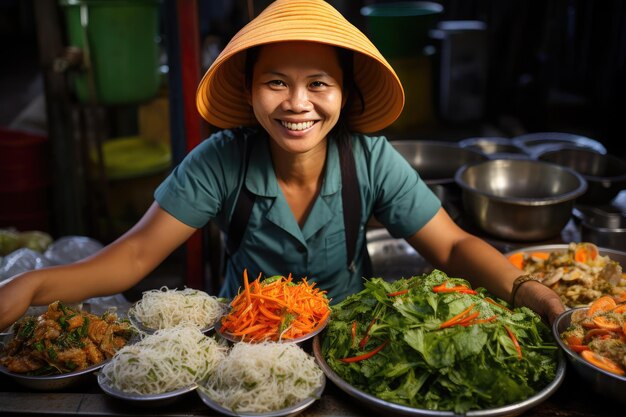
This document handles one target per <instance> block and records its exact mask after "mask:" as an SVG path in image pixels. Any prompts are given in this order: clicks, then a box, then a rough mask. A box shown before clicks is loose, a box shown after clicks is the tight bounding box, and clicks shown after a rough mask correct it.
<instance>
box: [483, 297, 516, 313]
mask: <svg viewBox="0 0 626 417" xmlns="http://www.w3.org/2000/svg"><path fill="white" fill-rule="evenodd" d="M485 301H486V302H488V303H489V304H493V305H494V306H498V307H500V308H503V309H505V310H506V311H508V312H509V313H512V311H511V310H509V309H508V308H506V307H505V306H503V305H502V304H499V303H496V302H495V301H493V300H492V299H491V298H489V297H485Z"/></svg>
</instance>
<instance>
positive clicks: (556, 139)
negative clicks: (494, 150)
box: [512, 132, 606, 157]
mask: <svg viewBox="0 0 626 417" xmlns="http://www.w3.org/2000/svg"><path fill="white" fill-rule="evenodd" d="M512 141H513V143H514V144H516V145H518V146H520V147H522V148H523V149H524V150H525V151H526V153H528V154H529V155H531V156H533V157H534V156H536V155H537V153H538V152H541V151H543V150H544V149H545V148H546V147H551V146H554V145H562V146H578V147H580V148H587V149H593V150H595V151H596V152H599V153H603V154H604V153H606V148H605V147H604V145H602V144H601V143H600V142H598V141H597V140H594V139H591V138H588V137H586V136H580V135H576V134H573V133H563V132H537V133H527V134H525V135H520V136H516V137H514V138H513V139H512Z"/></svg>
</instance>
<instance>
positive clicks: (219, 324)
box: [215, 315, 330, 344]
mask: <svg viewBox="0 0 626 417" xmlns="http://www.w3.org/2000/svg"><path fill="white" fill-rule="evenodd" d="M329 320H330V315H328V317H326V320H324V322H323V323H322V324H321V325H320V326H319V327H318V328H317V329H316V330H314V331H312V332H311V333H308V334H305V335H304V336H300V337H296V338H295V339H285V340H283V342H284V343H295V344H300V343H303V342H306V341H307V340H309V339H311V338H312V337H314V336H315V335H317V334H318V333H319V332H321V331H322V330H324V329H325V328H326V326H327V325H328V321H329ZM215 333H217V334H218V335H220V337H223V338H224V339H226V340H228V341H229V342H233V343H237V342H242V341H243V338H242V337H238V336H233V335H231V334H230V333H228V332H223V331H222V320H221V319H220V320H218V321H217V323H216V324H215ZM263 341H264V340H258V342H263ZM274 341H275V340H274ZM248 343H250V342H249V341H248Z"/></svg>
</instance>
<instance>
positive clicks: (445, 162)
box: [391, 140, 489, 219]
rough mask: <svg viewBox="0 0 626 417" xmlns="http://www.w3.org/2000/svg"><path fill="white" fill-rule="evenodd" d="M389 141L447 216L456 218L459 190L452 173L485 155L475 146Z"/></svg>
mask: <svg viewBox="0 0 626 417" xmlns="http://www.w3.org/2000/svg"><path fill="white" fill-rule="evenodd" d="M391 144H392V145H393V147H394V148H395V149H396V150H397V151H398V152H400V154H401V155H402V156H403V157H404V158H405V159H406V160H407V161H408V162H409V164H411V166H412V167H413V168H414V169H415V170H416V171H417V173H418V174H419V175H420V177H421V178H422V179H423V180H424V182H426V185H428V187H429V188H430V189H431V190H432V191H433V192H434V193H435V195H437V197H438V198H439V200H441V202H442V204H443V206H444V208H445V209H446V210H447V211H448V214H450V217H452V218H453V219H457V218H458V217H459V216H460V212H459V207H458V206H460V204H461V190H460V188H459V187H458V186H457V185H456V184H455V182H454V174H455V173H456V171H457V169H459V168H460V167H462V166H464V165H467V164H473V163H476V162H481V161H486V160H488V159H489V157H488V156H487V155H485V154H484V153H482V152H480V151H478V150H475V149H470V148H461V147H460V146H459V144H458V143H457V142H437V141H428V140H404V141H391Z"/></svg>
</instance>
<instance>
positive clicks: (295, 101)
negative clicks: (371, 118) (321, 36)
mask: <svg viewBox="0 0 626 417" xmlns="http://www.w3.org/2000/svg"><path fill="white" fill-rule="evenodd" d="M342 82H343V76H342V71H341V67H340V65H339V59H338V57H337V52H336V50H335V48H333V47H332V46H328V45H321V44H316V43H310V42H283V43H276V44H270V45H265V46H263V47H261V50H260V52H259V55H258V58H257V61H256V64H255V65H254V72H253V76H252V86H251V91H250V99H249V100H250V104H251V105H252V107H253V110H254V115H255V116H256V118H257V120H258V121H259V123H260V124H261V126H263V128H265V130H266V131H267V132H268V133H269V135H270V136H271V137H272V139H273V140H274V143H275V144H277V145H278V146H279V147H280V148H282V149H283V150H285V151H286V152H289V153H304V152H307V151H310V150H312V149H315V148H317V147H318V146H325V141H324V139H325V138H326V136H327V135H328V132H330V130H331V129H332V128H333V127H334V126H335V124H336V123H337V120H338V119H339V114H340V113H341V107H342V104H343V102H344V101H343V94H342Z"/></svg>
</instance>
